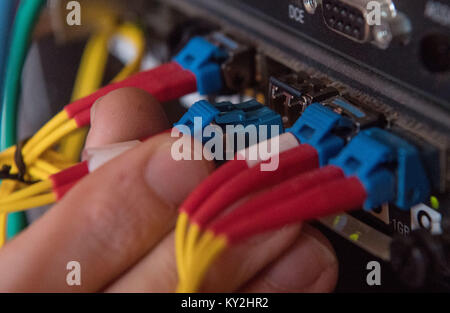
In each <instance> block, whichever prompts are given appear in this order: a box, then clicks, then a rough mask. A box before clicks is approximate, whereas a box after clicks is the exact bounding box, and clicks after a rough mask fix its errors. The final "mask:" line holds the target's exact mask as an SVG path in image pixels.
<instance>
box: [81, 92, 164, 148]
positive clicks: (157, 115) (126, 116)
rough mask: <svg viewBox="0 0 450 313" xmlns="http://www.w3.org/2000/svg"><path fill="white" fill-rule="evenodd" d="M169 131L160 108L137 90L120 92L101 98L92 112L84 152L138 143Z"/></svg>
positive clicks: (148, 95) (144, 93)
mask: <svg viewBox="0 0 450 313" xmlns="http://www.w3.org/2000/svg"><path fill="white" fill-rule="evenodd" d="M168 127H169V122H168V121H167V117H166V115H165V113H164V110H163V109H162V106H161V105H160V104H159V103H158V102H157V101H156V100H155V98H153V97H152V96H151V95H150V94H149V93H147V92H145V91H143V90H141V89H138V88H122V89H118V90H115V91H112V92H111V93H109V94H108V95H106V96H104V97H103V98H100V99H99V100H98V101H97V102H96V103H95V104H94V105H93V106H92V109H91V128H90V130H89V133H88V136H87V138H86V148H91V147H98V146H104V145H107V144H111V143H117V142H123V141H128V140H135V139H141V138H144V137H147V136H150V135H154V134H157V133H160V132H161V131H163V130H165V129H167V128H168Z"/></svg>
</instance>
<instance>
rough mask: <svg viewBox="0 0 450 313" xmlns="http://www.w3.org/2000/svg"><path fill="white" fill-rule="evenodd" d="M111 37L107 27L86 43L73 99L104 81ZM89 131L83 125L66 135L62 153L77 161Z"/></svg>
mask: <svg viewBox="0 0 450 313" xmlns="http://www.w3.org/2000/svg"><path fill="white" fill-rule="evenodd" d="M110 37H111V29H110V27H108V28H107V29H105V30H103V31H101V32H99V33H98V34H94V35H92V37H91V38H90V39H89V41H88V42H87V44H86V48H85V50H84V52H83V56H82V58H81V62H80V67H79V68H78V73H77V78H76V80H75V86H74V89H73V92H72V101H75V100H77V99H80V98H82V97H84V96H87V95H89V94H90V93H92V92H94V91H95V90H97V89H98V88H99V87H100V86H101V83H102V80H103V74H104V72H105V68H106V63H107V60H108V42H109V39H110ZM87 132H88V128H87V127H83V128H81V129H78V130H76V131H74V132H73V133H72V134H70V135H68V136H66V137H65V138H64V139H63V140H62V141H61V145H60V151H61V153H62V154H63V155H64V156H65V157H66V158H67V159H68V160H70V161H72V162H77V161H78V159H79V157H80V153H81V150H82V148H83V145H84V141H85V138H86V135H87Z"/></svg>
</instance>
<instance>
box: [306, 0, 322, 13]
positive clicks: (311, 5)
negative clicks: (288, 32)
mask: <svg viewBox="0 0 450 313" xmlns="http://www.w3.org/2000/svg"><path fill="white" fill-rule="evenodd" d="M319 2H320V1H319V0H303V6H304V7H305V10H306V12H308V13H309V14H314V13H315V12H316V9H317V7H318V6H319Z"/></svg>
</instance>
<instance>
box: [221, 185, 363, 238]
mask: <svg viewBox="0 0 450 313" xmlns="http://www.w3.org/2000/svg"><path fill="white" fill-rule="evenodd" d="M365 199H366V191H365V189H364V186H363V185H362V184H361V182H360V181H359V179H358V178H357V177H350V178H342V179H338V180H334V181H331V182H328V183H326V184H323V185H320V186H317V187H315V188H312V189H309V190H306V191H305V192H303V193H301V194H300V195H299V196H297V197H294V198H290V199H289V200H287V201H284V202H281V203H279V204H278V205H276V206H274V207H273V208H272V209H271V210H264V211H261V212H257V214H254V215H252V218H250V219H249V218H246V219H239V220H237V221H235V223H230V224H228V227H227V229H226V230H225V229H224V230H223V231H225V232H226V236H227V238H228V240H229V242H230V243H236V242H239V241H241V240H243V239H246V238H248V237H250V236H254V235H256V234H259V233H262V232H266V231H269V230H273V229H277V228H279V227H282V226H285V225H288V224H292V223H296V222H299V221H305V220H310V219H315V218H320V217H323V216H327V215H332V214H337V213H341V212H345V211H349V210H352V209H358V208H360V207H361V206H362V205H363V203H364V200H365Z"/></svg>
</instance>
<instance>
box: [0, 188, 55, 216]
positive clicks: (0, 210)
mask: <svg viewBox="0 0 450 313" xmlns="http://www.w3.org/2000/svg"><path fill="white" fill-rule="evenodd" d="M54 202H56V195H55V194H53V193H48V194H44V195H40V196H36V197H31V198H28V199H24V200H19V201H15V202H11V203H6V204H2V206H1V207H0V214H4V213H12V212H19V211H24V210H27V209H31V208H36V207H40V206H44V205H48V204H52V203H54Z"/></svg>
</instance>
